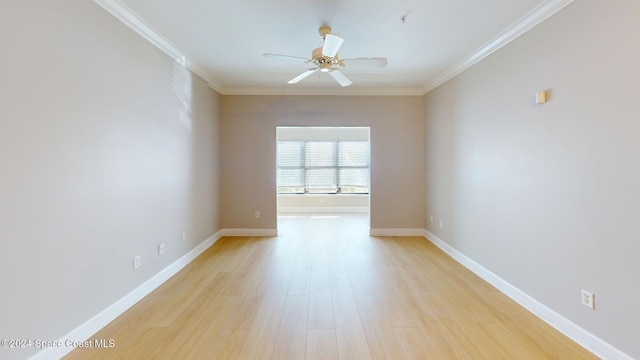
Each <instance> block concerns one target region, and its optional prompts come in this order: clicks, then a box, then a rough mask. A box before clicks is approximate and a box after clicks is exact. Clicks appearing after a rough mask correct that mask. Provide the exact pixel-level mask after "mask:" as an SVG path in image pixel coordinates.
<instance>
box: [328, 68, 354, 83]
mask: <svg viewBox="0 0 640 360" xmlns="http://www.w3.org/2000/svg"><path fill="white" fill-rule="evenodd" d="M329 75H331V77H333V78H334V79H336V81H337V82H338V84H340V85H341V86H342V87H345V86H349V85H351V84H353V81H351V80H349V78H348V77H347V76H346V75H345V74H343V73H342V72H341V71H340V70H338V69H334V70H332V71H331V72H330V73H329Z"/></svg>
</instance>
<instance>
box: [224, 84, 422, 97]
mask: <svg viewBox="0 0 640 360" xmlns="http://www.w3.org/2000/svg"><path fill="white" fill-rule="evenodd" d="M220 94H222V95H278V96H281V95H288V96H289V95H291V96H294V95H302V96H304V95H314V96H318V95H325V96H422V95H424V91H423V89H421V88H384V87H380V88H368V89H362V88H360V89H359V88H357V87H347V88H342V87H333V88H307V87H296V86H295V85H284V86H281V87H277V88H276V87H255V88H250V87H248V88H240V87H238V88H226V89H224V91H222V92H220Z"/></svg>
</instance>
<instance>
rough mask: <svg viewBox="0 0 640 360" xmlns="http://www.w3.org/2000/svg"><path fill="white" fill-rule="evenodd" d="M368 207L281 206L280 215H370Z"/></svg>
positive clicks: (279, 208)
mask: <svg viewBox="0 0 640 360" xmlns="http://www.w3.org/2000/svg"><path fill="white" fill-rule="evenodd" d="M368 212H369V207H368V206H280V207H278V214H290V213H296V214H297V213H301V214H307V213H312V214H318V213H322V214H325V213H330V214H335V213H368Z"/></svg>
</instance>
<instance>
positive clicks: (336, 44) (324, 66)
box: [264, 26, 387, 87]
mask: <svg viewBox="0 0 640 360" xmlns="http://www.w3.org/2000/svg"><path fill="white" fill-rule="evenodd" d="M318 31H319V33H320V36H321V37H322V39H323V41H324V44H323V46H322V47H319V48H315V49H313V51H312V52H311V58H310V59H306V58H303V57H300V56H290V55H279V54H269V53H267V54H264V56H266V57H276V58H287V59H293V60H303V61H304V62H305V63H308V64H313V65H315V66H316V67H315V68H312V69H309V70H307V71H305V72H303V73H302V74H300V75H298V76H296V77H294V78H293V79H291V80H289V81H287V83H288V84H296V83H298V82H300V81H302V80H303V79H305V78H306V77H308V76H309V75H311V74H313V73H316V72H318V71H319V72H322V73H328V74H329V75H331V77H332V78H333V79H334V80H336V81H337V82H338V84H340V86H343V87H345V86H349V85H351V84H353V82H352V81H351V80H350V79H349V78H348V77H347V76H346V75H345V74H343V73H342V72H341V71H340V70H338V68H337V66H341V67H345V66H347V64H349V65H351V64H353V65H362V66H369V67H385V66H387V59H385V58H355V59H340V58H338V50H340V47H341V46H342V43H343V42H344V39H343V38H341V37H340V36H338V35H335V34H332V33H331V28H330V27H328V26H323V27H321V28H320V29H319V30H318Z"/></svg>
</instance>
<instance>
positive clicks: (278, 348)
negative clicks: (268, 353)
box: [271, 296, 309, 360]
mask: <svg viewBox="0 0 640 360" xmlns="http://www.w3.org/2000/svg"><path fill="white" fill-rule="evenodd" d="M308 315H309V297H308V296H288V297H287V300H286V304H285V306H284V313H283V315H282V320H281V321H280V329H279V330H278V337H277V339H276V344H275V348H274V350H273V356H272V357H271V358H272V359H274V360H276V359H277V360H296V359H302V358H304V357H305V353H306V338H307V318H308Z"/></svg>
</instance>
